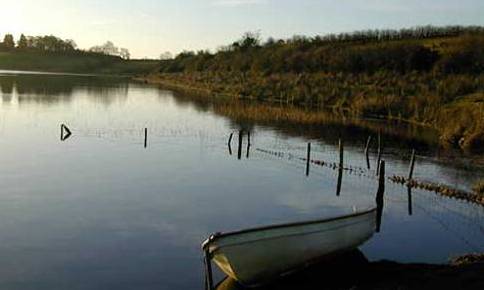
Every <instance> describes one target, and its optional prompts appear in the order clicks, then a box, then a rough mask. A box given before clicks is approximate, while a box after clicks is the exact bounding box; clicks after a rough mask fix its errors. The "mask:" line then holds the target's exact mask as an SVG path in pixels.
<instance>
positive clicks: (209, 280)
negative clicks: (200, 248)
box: [205, 249, 213, 290]
mask: <svg viewBox="0 0 484 290" xmlns="http://www.w3.org/2000/svg"><path fill="white" fill-rule="evenodd" d="M205 278H206V280H205V289H208V290H212V289H213V274H212V261H211V259H210V253H209V250H208V249H206V250H205Z"/></svg>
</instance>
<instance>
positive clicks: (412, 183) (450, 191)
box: [388, 175, 484, 206]
mask: <svg viewBox="0 0 484 290" xmlns="http://www.w3.org/2000/svg"><path fill="white" fill-rule="evenodd" d="M388 179H389V180H390V181H392V182H393V183H397V184H401V185H406V186H408V187H410V188H418V189H422V190H426V191H431V192H434V193H436V194H439V195H442V196H445V197H451V198H455V199H460V200H465V201H468V202H472V203H476V204H479V205H482V206H484V196H479V195H477V194H474V193H470V192H467V191H464V190H460V189H456V188H452V187H450V186H447V185H445V184H440V183H434V182H427V181H418V180H415V179H408V178H406V177H404V176H398V175H393V176H391V177H389V178H388Z"/></svg>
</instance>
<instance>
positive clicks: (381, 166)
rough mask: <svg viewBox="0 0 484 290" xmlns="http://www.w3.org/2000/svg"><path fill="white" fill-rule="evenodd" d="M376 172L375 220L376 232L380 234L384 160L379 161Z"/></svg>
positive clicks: (383, 191)
mask: <svg viewBox="0 0 484 290" xmlns="http://www.w3.org/2000/svg"><path fill="white" fill-rule="evenodd" d="M378 167H379V172H378V177H379V178H378V191H377V193H376V205H377V218H376V232H377V233H379V232H380V228H381V219H382V216H383V205H384V203H383V197H384V195H385V160H381V161H380V164H379V166H378Z"/></svg>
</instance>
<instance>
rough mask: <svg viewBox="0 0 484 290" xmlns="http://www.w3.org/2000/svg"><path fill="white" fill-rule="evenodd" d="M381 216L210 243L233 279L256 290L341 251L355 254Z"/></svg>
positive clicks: (304, 225)
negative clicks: (351, 251) (261, 285)
mask: <svg viewBox="0 0 484 290" xmlns="http://www.w3.org/2000/svg"><path fill="white" fill-rule="evenodd" d="M375 221H376V212H375V210H370V211H367V212H364V213H359V214H354V215H349V216H345V217H340V218H335V219H331V220H322V221H310V222H305V223H297V224H288V225H279V226H274V227H266V228H260V229H253V230H247V231H241V232H235V233H229V234H225V235H220V236H218V237H217V236H215V237H214V238H212V239H211V240H209V241H207V242H206V243H205V246H206V247H208V250H209V253H210V255H211V256H212V259H213V260H214V261H215V263H216V264H217V265H218V266H219V267H220V269H221V270H222V271H223V272H225V273H226V274H227V275H228V276H230V277H231V278H233V279H235V280H237V281H238V282H239V283H241V284H243V285H245V286H257V285H260V284H264V283H266V282H268V281H271V280H273V279H276V278H278V277H280V276H284V275H287V274H289V273H291V272H293V271H295V270H298V269H300V268H302V267H305V266H307V265H309V264H311V263H313V262H316V261H318V260H321V259H324V258H325V257H328V256H331V255H334V254H336V253H338V252H343V251H348V250H351V249H354V248H356V247H358V246H359V245H361V244H362V243H364V242H365V241H366V240H368V239H369V238H370V237H371V236H372V235H373V233H374V231H375Z"/></svg>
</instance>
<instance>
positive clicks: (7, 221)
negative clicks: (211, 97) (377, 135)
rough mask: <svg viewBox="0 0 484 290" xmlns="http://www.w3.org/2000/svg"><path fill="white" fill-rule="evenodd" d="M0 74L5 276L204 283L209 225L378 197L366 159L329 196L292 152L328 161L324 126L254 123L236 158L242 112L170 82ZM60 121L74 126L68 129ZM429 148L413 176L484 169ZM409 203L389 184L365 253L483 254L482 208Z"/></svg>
mask: <svg viewBox="0 0 484 290" xmlns="http://www.w3.org/2000/svg"><path fill="white" fill-rule="evenodd" d="M0 86H1V103H0V189H1V191H0V288H2V289H201V288H202V286H203V284H202V282H203V267H202V254H201V252H200V243H201V242H202V241H203V240H204V239H205V238H206V237H207V236H208V235H209V234H210V233H212V232H216V231H227V230H236V229H241V228H245V227H252V226H256V225H266V224H271V223H278V222H289V221H299V220H306V219H311V218H322V217H330V216H334V215H336V214H341V213H350V212H353V211H354V210H358V209H365V208H368V207H370V206H373V204H374V194H375V192H376V186H377V182H376V180H375V179H374V178H373V176H374V174H373V173H372V172H371V171H370V172H366V173H365V174H363V175H361V176H360V175H359V174H348V173H345V174H344V176H343V185H342V190H341V195H340V196H339V197H338V196H336V187H337V171H333V170H331V169H329V168H326V167H316V166H313V167H311V170H310V175H309V177H306V176H305V164H304V162H303V161H300V160H298V159H297V157H304V156H305V148H306V145H305V144H306V143H307V142H308V141H310V142H312V144H313V158H315V159H321V160H326V161H337V160H338V154H337V146H335V144H336V143H337V142H336V139H335V138H330V137H328V135H330V134H327V133H326V134H325V133H324V132H323V131H321V132H323V133H322V134H321V136H325V137H324V138H322V137H321V138H318V137H317V135H315V134H314V132H313V134H304V130H303V129H301V130H298V129H297V128H287V127H284V126H279V125H277V124H275V125H274V126H268V125H265V126H259V125H257V124H251V125H250V127H251V129H252V136H251V137H252V140H251V141H252V147H251V151H250V154H249V158H247V156H246V148H245V146H246V140H245V139H244V143H243V144H244V148H243V158H242V159H241V160H238V159H237V144H236V143H237V139H238V138H237V134H236V135H235V137H234V140H233V146H232V151H233V155H230V154H229V151H228V149H227V147H226V143H227V139H228V136H229V135H230V133H231V132H235V131H238V130H239V129H240V128H241V126H244V124H239V123H237V122H234V121H231V120H229V119H227V118H224V117H222V116H219V115H216V114H215V113H213V111H212V110H211V107H210V105H206V104H205V105H203V104H200V103H198V102H195V101H191V100H190V99H187V98H186V96H183V97H181V96H178V95H177V94H175V93H173V92H170V91H165V90H160V89H158V88H156V87H153V86H147V85H141V84H135V83H130V82H128V81H126V80H120V79H114V78H111V79H110V78H105V79H101V78H94V77H80V76H46V75H43V76H32V75H16V76H12V75H6V74H3V75H0ZM61 123H65V124H66V125H67V126H69V128H70V129H71V130H72V132H73V135H72V136H71V137H70V138H68V139H67V140H65V141H64V142H62V141H60V124H61ZM145 127H146V128H148V130H149V133H148V135H149V136H148V147H147V148H144V146H143V129H144V128H145ZM333 129H334V128H333ZM328 130H329V129H328ZM307 136H310V137H307ZM356 136H358V137H356ZM336 138H337V137H336ZM346 138H349V137H348V136H347V137H346ZM361 139H362V138H361V137H360V136H359V135H357V134H356V135H355V138H354V140H353V139H349V140H346V142H347V146H346V152H345V163H347V164H349V165H351V166H353V167H366V161H365V158H364V156H363V153H362V151H363V148H362V146H363V145H362V144H363V143H364V141H365V140H361ZM389 141H391V140H389ZM388 143H391V142H388ZM394 143H399V142H394ZM261 150H271V151H278V152H284V153H285V155H284V156H283V157H277V156H273V155H271V154H267V153H264V151H261ZM388 151H389V152H397V153H398V154H389V155H385V156H384V159H385V160H386V161H387V172H388V174H401V175H406V174H407V169H408V157H406V156H407V155H408V152H409V148H407V147H406V146H404V145H403V146H400V147H398V146H394V147H392V148H388ZM289 154H290V155H289ZM427 155H428V156H427V157H425V156H420V157H419V158H418V160H417V167H416V171H415V177H416V178H421V179H425V180H430V181H435V182H443V183H446V184H448V185H451V186H454V187H458V188H462V189H469V188H470V186H471V184H472V183H473V182H474V181H475V180H476V179H478V178H479V177H482V176H483V172H482V170H476V169H474V170H466V169H462V168H453V167H451V166H447V165H445V164H444V163H442V162H438V160H436V159H435V157H431V156H435V154H433V153H432V152H431V153H429V154H427ZM291 157H292V158H291ZM374 159H375V156H372V161H371V162H372V165H374V163H375V160H374ZM408 200H409V199H408V194H407V189H406V188H405V187H402V186H399V185H394V184H391V183H387V191H386V196H385V209H384V216H383V226H382V232H381V233H379V234H376V235H375V236H374V238H373V239H372V240H370V241H369V242H368V243H366V244H365V245H364V246H362V247H361V250H362V252H363V253H364V254H365V255H366V257H367V258H368V259H370V260H379V259H389V260H396V261H401V262H433V263H434V262H435V263H438V262H446V261H447V260H448V259H449V257H451V256H455V255H459V254H465V253H469V252H478V251H480V252H482V251H484V222H483V217H484V208H483V207H480V206H476V205H472V204H469V203H466V202H462V201H456V200H453V199H447V198H442V197H439V196H436V195H435V194H433V193H430V192H425V191H420V190H414V191H413V192H412V195H411V200H412V204H411V208H412V213H411V215H410V214H409V203H408ZM217 277H218V278H221V277H222V276H221V275H220V273H218V274H217Z"/></svg>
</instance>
